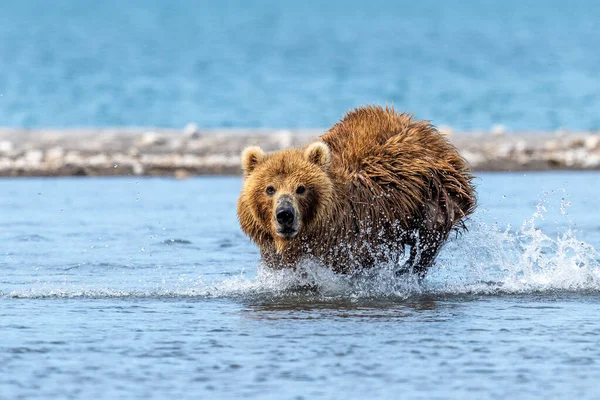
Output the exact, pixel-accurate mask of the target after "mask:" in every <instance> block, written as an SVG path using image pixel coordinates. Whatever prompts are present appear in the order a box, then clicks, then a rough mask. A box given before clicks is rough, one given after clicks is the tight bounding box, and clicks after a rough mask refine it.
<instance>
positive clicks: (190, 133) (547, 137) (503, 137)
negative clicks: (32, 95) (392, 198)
mask: <svg viewBox="0 0 600 400" xmlns="http://www.w3.org/2000/svg"><path fill="white" fill-rule="evenodd" d="M441 131H442V132H443V133H444V134H447V135H448V136H449V137H450V140H451V141H452V142H453V143H454V145H455V146H456V147H457V148H458V150H459V151H460V153H461V154H462V155H463V156H464V157H465V158H466V159H467V160H468V161H469V163H470V164H471V166H472V168H473V170H475V171H545V170H600V133H598V132H580V133H571V132H566V131H559V132H553V133H533V132H532V133H510V134H508V133H504V132H503V131H502V130H501V129H496V130H495V131H494V132H464V133H454V132H452V131H451V130H450V129H443V128H442V129H441ZM321 133H322V131H321V130H316V129H313V130H266V129H265V130H258V129H208V130H199V129H198V128H197V127H195V126H188V127H186V128H185V129H184V130H165V129H142V128H139V129H138V128H134V129H123V128H119V129H85V128H84V129H68V130H19V129H0V176H5V177H6V176H113V175H114V176H123V175H137V176H175V177H178V178H184V177H187V176H193V175H238V174H240V160H239V154H240V152H241V151H242V149H243V148H244V147H246V146H249V145H259V146H261V147H262V148H263V149H265V150H266V151H275V150H279V149H282V148H286V147H295V146H302V145H304V144H306V143H308V142H309V141H311V140H312V139H314V138H315V137H317V136H319V135H320V134H321Z"/></svg>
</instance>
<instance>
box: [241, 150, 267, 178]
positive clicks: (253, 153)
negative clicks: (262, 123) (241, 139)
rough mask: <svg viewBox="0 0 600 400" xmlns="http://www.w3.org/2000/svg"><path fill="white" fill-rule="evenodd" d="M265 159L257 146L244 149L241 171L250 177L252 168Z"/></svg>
mask: <svg viewBox="0 0 600 400" xmlns="http://www.w3.org/2000/svg"><path fill="white" fill-rule="evenodd" d="M264 158H265V152H264V151H263V150H262V149H261V148H260V147H258V146H250V147H246V148H245V149H244V151H242V169H243V170H244V173H245V174H246V175H250V173H252V171H254V168H256V166H257V165H258V164H260V162H261V161H262V160H264Z"/></svg>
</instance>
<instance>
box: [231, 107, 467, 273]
mask: <svg viewBox="0 0 600 400" xmlns="http://www.w3.org/2000/svg"><path fill="white" fill-rule="evenodd" d="M242 167H243V170H244V173H245V180H244V183H243V188H242V192H241V195H240V198H239V200H238V208H237V212H238V218H239V221H240V224H241V227H242V230H243V231H244V232H245V233H246V234H247V235H248V236H249V237H250V238H251V239H252V240H253V241H254V242H255V243H256V244H257V245H258V246H259V247H260V252H261V256H262V259H263V261H264V263H265V264H266V265H267V266H269V267H271V268H285V267H292V268H295V267H296V264H297V262H298V261H300V260H301V259H304V258H307V257H308V258H314V259H317V260H318V261H320V262H322V263H323V264H325V265H326V266H328V267H330V268H331V269H333V270H334V271H336V272H340V273H348V272H352V271H356V270H357V269H361V268H366V267H371V266H373V265H377V264H379V263H382V262H392V263H396V264H397V263H398V262H399V260H400V258H401V256H402V255H403V254H404V248H405V246H406V245H408V246H410V253H409V257H408V261H407V262H406V263H405V264H404V265H403V266H402V267H401V268H400V269H399V270H398V272H399V273H405V272H411V273H416V274H418V276H419V277H424V276H425V273H426V271H427V269H428V268H429V267H430V266H431V265H432V264H433V262H434V260H435V257H436V256H437V254H438V252H439V250H440V248H441V246H442V245H443V244H444V242H445V241H446V240H447V238H448V235H449V234H450V232H451V231H452V230H457V231H458V230H460V229H464V228H465V226H464V222H463V221H464V218H465V217H467V216H468V215H469V214H471V213H472V212H473V211H474V208H475V203H476V198H475V189H474V187H473V184H472V175H471V173H470V172H469V167H468V165H467V163H466V161H465V160H464V159H463V158H462V157H461V156H460V155H459V154H458V152H457V150H456V148H455V147H454V146H452V144H450V142H449V141H448V139H447V138H446V137H445V136H443V135H441V134H440V133H439V132H438V131H437V130H436V128H435V127H434V126H432V125H431V124H430V123H429V122H427V121H416V120H414V119H413V117H412V116H411V115H408V114H399V113H397V112H395V111H394V109H393V108H387V107H386V108H385V109H384V108H381V107H374V106H373V107H363V108H358V109H355V110H353V111H351V112H349V113H348V114H347V115H346V116H345V117H344V119H343V120H342V121H340V122H339V123H337V124H336V125H334V126H333V127H332V128H331V129H330V130H329V131H328V132H326V133H325V134H324V135H322V136H321V137H319V138H318V139H317V140H316V141H314V142H312V143H310V144H309V145H307V146H306V147H304V148H302V149H289V150H282V151H278V152H275V153H271V154H265V153H264V152H263V151H262V150H261V149H260V148H259V147H249V148H246V149H245V150H244V152H243V153H242Z"/></svg>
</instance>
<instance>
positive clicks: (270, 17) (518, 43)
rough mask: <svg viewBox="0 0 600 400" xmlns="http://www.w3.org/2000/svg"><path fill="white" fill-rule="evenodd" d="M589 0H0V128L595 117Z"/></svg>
mask: <svg viewBox="0 0 600 400" xmlns="http://www.w3.org/2000/svg"><path fill="white" fill-rule="evenodd" d="M599 43H600V2H598V1H593V0H582V1H573V2H565V1H559V0H538V1H528V0H525V1H522V0H507V1H487V0H460V1H437V0H419V1H408V0H404V1H391V0H390V1H380V0H371V1H358V0H343V1H342V0H332V1H320V0H307V1H279V0H270V1H267V0H265V1H258V0H257V1H231V0H222V1H194V0H177V1H168V0H163V1H159V0H128V1H119V0H103V1H81V0H53V1H47V0H26V1H16V0H0V126H13V127H49V126H61V127H62V126H68V127H73V126H93V127H97V126H130V125H138V126H139V125H142V126H161V127H175V128H181V127H183V126H184V125H185V124H187V123H189V122H195V123H197V124H198V125H199V126H201V127H232V126H234V127H270V128H287V127H291V128H294V127H306V128H310V127H319V128H321V127H328V126H330V125H331V124H333V123H334V122H335V121H336V120H338V119H339V118H340V117H341V116H342V114H343V113H344V112H345V111H347V110H348V109H350V108H352V107H355V106H358V105H362V104H365V103H379V104H386V103H389V104H394V105H395V106H396V107H397V108H398V109H400V110H407V111H411V112H414V113H416V115H417V117H419V118H423V119H430V120H433V121H434V122H435V123H436V124H438V125H451V126H453V127H454V128H456V129H460V130H470V129H489V128H490V127H491V126H492V125H494V124H503V125H505V126H506V127H507V128H508V129H509V130H553V129H557V128H560V127H566V128H569V129H574V130H579V129H595V130H598V129H600V79H598V71H600V52H599V51H598V44H599Z"/></svg>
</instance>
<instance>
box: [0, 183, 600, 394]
mask: <svg viewBox="0 0 600 400" xmlns="http://www.w3.org/2000/svg"><path fill="white" fill-rule="evenodd" d="M240 183H241V182H240V180H239V179H238V178H221V177H219V178H198V179H191V180H185V181H175V180H170V179H140V180H136V179H133V178H132V179H128V178H122V179H121V178H120V179H114V178H113V179H96V178H85V179H22V180H21V179H6V180H0V227H1V229H0V335H1V340H0V398H2V399H4V398H6V399H18V398H49V397H60V398H90V399H92V398H93V399H95V398H118V397H127V398H231V397H234V396H235V397H241V396H257V397H261V398H271V399H295V398H311V399H313V398H331V399H341V398H423V399H434V398H449V397H452V398H478V399H479V398H509V397H538V398H597V396H598V391H600V380H599V377H600V261H599V255H598V253H597V252H596V250H595V249H597V248H600V213H599V212H598V208H597V207H598V200H597V199H598V196H599V195H600V191H599V189H598V187H599V185H598V184H599V183H600V174H598V173H527V174H523V173H515V174H482V175H480V176H479V179H478V181H477V183H478V191H479V197H480V206H479V209H478V211H477V213H476V215H475V217H474V218H473V220H472V221H471V222H470V223H469V228H470V230H469V232H468V233H466V234H464V235H462V236H461V237H459V238H457V239H454V240H452V241H451V242H450V243H448V245H447V246H446V247H445V248H444V250H443V251H442V254H441V256H440V258H439V260H438V263H437V266H436V267H435V269H434V270H433V271H431V273H430V274H429V276H428V277H427V278H426V279H425V281H424V282H423V284H422V285H419V284H417V283H416V282H413V281H411V280H410V279H409V280H398V279H395V278H393V275H392V273H391V272H390V269H389V267H386V266H381V267H380V268H378V269H377V270H375V271H369V272H368V273H365V274H364V275H362V276H354V277H341V276H336V275H333V274H332V273H330V272H328V271H327V270H324V269H322V268H320V267H318V266H315V265H306V266H305V272H306V275H305V276H304V277H300V276H298V275H296V274H293V273H290V272H277V273H276V272H272V271H267V270H262V269H260V267H259V258H258V252H257V250H256V248H255V247H254V246H253V245H252V244H251V243H250V242H249V240H248V239H246V238H245V237H244V236H243V234H242V233H241V232H240V230H239V228H238V225H237V220H236V216H235V203H236V200H237V194H238V191H239V188H240ZM306 283H316V284H317V286H318V289H317V290H316V291H306V290H301V289H299V287H301V286H302V285H304V284H306Z"/></svg>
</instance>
